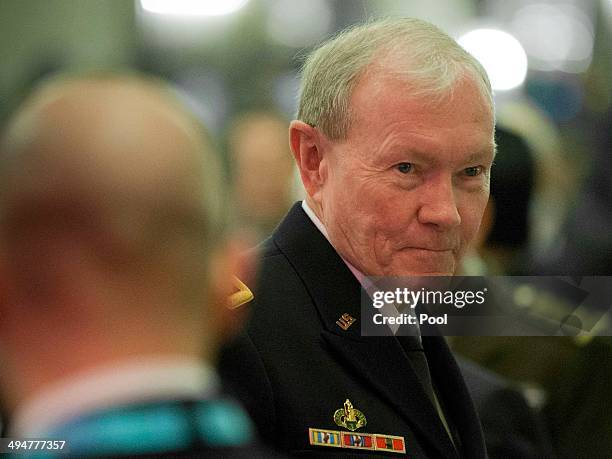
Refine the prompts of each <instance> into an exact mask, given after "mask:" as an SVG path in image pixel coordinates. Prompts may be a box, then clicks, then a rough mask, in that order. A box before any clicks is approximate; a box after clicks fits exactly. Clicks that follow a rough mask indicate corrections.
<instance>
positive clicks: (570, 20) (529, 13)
mask: <svg viewBox="0 0 612 459" xmlns="http://www.w3.org/2000/svg"><path fill="white" fill-rule="evenodd" d="M512 31H513V32H514V33H515V34H516V36H517V37H518V38H519V39H520V40H521V43H523V44H524V45H525V50H526V51H527V54H528V55H529V57H530V61H529V62H530V65H531V66H532V67H533V68H536V69H538V70H561V71H564V72H569V73H580V72H584V71H585V70H586V69H587V68H588V67H589V65H590V63H591V57H592V54H593V40H594V38H593V35H594V34H593V24H592V23H591V20H590V19H589V18H588V17H587V16H586V14H584V12H582V11H581V10H579V9H578V8H576V7H575V6H573V5H567V4H566V5H552V4H536V5H529V6H526V7H524V8H521V9H520V10H518V11H517V12H516V14H515V15H514V19H513V21H512Z"/></svg>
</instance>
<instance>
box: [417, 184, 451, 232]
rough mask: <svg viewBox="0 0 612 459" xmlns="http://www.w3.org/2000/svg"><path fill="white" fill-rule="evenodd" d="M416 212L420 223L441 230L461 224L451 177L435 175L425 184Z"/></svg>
mask: <svg viewBox="0 0 612 459" xmlns="http://www.w3.org/2000/svg"><path fill="white" fill-rule="evenodd" d="M420 201H421V202H420V207H419V211H418V214H417V217H418V220H419V222H420V223H422V224H426V225H435V226H436V227H438V228H439V229H441V230H446V229H450V228H454V227H456V226H459V225H460V224H461V216H460V215H459V211H458V209H457V202H456V200H455V190H454V188H453V181H452V177H441V176H440V177H436V178H432V180H431V181H428V183H426V184H425V186H424V187H423V192H422V194H421V196H420Z"/></svg>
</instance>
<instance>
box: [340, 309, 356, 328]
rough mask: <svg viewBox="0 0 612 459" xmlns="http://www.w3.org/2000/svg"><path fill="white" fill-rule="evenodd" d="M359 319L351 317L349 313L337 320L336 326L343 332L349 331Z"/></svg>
mask: <svg viewBox="0 0 612 459" xmlns="http://www.w3.org/2000/svg"><path fill="white" fill-rule="evenodd" d="M356 320H357V319H355V318H354V317H353V316H351V315H350V314H349V313H348V312H345V313H344V314H342V315H341V316H340V318H339V319H338V320H336V324H337V325H338V327H340V328H341V329H342V330H344V331H347V330H348V328H349V327H350V326H351V325H353V324H354V323H355V321H356Z"/></svg>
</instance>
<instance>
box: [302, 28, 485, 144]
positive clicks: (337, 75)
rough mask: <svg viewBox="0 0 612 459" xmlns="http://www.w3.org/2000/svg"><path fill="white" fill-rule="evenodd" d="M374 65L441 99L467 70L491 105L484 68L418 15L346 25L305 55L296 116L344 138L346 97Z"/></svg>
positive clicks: (422, 93)
mask: <svg viewBox="0 0 612 459" xmlns="http://www.w3.org/2000/svg"><path fill="white" fill-rule="evenodd" d="M390 59H392V61H389V60H390ZM375 63H380V64H381V65H382V66H383V67H384V69H385V71H386V72H387V73H388V74H392V75H397V76H399V77H401V78H404V79H406V80H407V81H410V82H411V83H413V84H414V85H415V86H416V87H415V90H414V92H413V95H414V96H425V95H427V96H433V97H434V98H435V97H437V98H441V97H443V96H444V95H446V94H447V93H449V92H450V91H452V88H453V86H454V84H455V82H456V81H458V80H459V79H460V78H461V77H463V76H464V75H466V74H467V75H469V76H470V77H471V78H472V79H473V80H474V82H475V83H476V84H477V85H478V87H479V89H480V92H481V93H482V95H483V97H484V99H485V101H486V102H487V103H488V104H489V105H490V106H491V108H493V93H492V89H491V83H490V82H489V78H488V76H487V73H486V71H485V69H484V68H483V67H482V65H481V64H480V63H479V62H478V61H477V60H476V59H475V58H474V57H473V56H472V55H471V54H469V53H468V52H467V51H465V50H464V49H463V48H462V47H461V46H459V44H457V42H456V41H455V40H454V39H452V38H451V37H449V36H448V35H447V34H446V33H445V32H443V31H442V30H440V29H439V28H437V27H436V26H434V25H432V24H430V23H428V22H425V21H422V20H420V19H413V18H388V19H381V20H377V21H373V22H368V23H365V24H360V25H357V26H353V27H350V28H348V29H346V30H344V31H342V32H340V33H339V34H338V35H336V36H335V37H333V38H332V39H330V40H329V41H327V42H325V43H324V44H323V45H321V46H320V47H319V48H317V49H316V50H314V51H313V52H312V53H311V54H310V55H309V56H308V58H307V59H306V61H305V63H304V66H303V67H302V83H301V88H300V101H299V109H298V119H299V120H301V121H304V122H305V123H308V124H310V125H312V126H317V127H319V128H320V129H321V130H322V131H323V132H324V133H325V134H326V135H327V136H329V137H330V138H332V139H335V140H341V139H345V138H346V136H347V134H348V131H349V128H350V126H351V122H352V116H351V110H350V98H351V95H352V93H353V90H354V89H355V86H356V85H357V82H358V81H359V79H360V77H361V76H362V75H363V74H364V73H365V71H366V70H367V69H368V68H369V67H371V66H372V65H373V64H375Z"/></svg>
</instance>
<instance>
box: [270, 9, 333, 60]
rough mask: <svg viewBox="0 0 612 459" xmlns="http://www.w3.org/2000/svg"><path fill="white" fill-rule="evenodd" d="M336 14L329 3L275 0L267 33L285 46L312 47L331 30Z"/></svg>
mask: <svg viewBox="0 0 612 459" xmlns="http://www.w3.org/2000/svg"><path fill="white" fill-rule="evenodd" d="M333 19H334V12H333V10H332V8H331V6H330V4H329V1H328V0H310V1H307V2H296V1H294V0H274V1H271V2H270V13H269V16H268V24H267V31H268V35H269V36H270V38H272V40H274V41H276V42H277V43H280V44H282V45H285V46H290V47H293V48H301V47H304V46H310V45H312V44H314V43H316V42H318V41H319V40H321V39H322V38H324V37H325V36H326V35H328V34H329V33H330V31H331V26H332V23H333Z"/></svg>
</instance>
